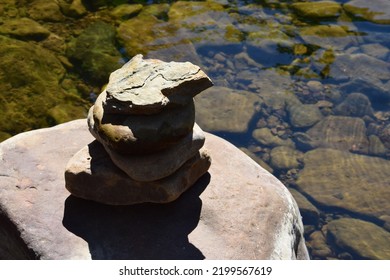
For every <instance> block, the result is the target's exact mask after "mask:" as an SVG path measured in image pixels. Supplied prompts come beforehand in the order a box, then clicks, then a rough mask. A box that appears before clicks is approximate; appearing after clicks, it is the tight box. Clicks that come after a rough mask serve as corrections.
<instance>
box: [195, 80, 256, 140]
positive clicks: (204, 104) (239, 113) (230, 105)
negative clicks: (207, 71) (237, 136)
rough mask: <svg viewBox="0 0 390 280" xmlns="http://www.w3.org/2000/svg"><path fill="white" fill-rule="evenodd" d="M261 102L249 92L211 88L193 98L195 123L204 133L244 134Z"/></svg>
mask: <svg viewBox="0 0 390 280" xmlns="http://www.w3.org/2000/svg"><path fill="white" fill-rule="evenodd" d="M261 102H262V100H261V98H260V97H259V96H257V95H256V94H255V93H252V92H250V91H245V90H235V89H231V88H227V87H220V86H218V87H212V88H210V89H207V90H205V91H204V92H203V93H202V94H200V95H198V96H196V97H195V104H196V106H197V111H196V122H197V123H198V124H199V125H200V126H201V127H202V128H203V129H204V130H205V131H226V132H233V133H245V132H246V131H248V126H249V122H250V121H251V120H252V118H253V116H254V115H255V113H256V107H257V106H259V104H261Z"/></svg>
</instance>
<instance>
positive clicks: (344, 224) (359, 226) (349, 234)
mask: <svg viewBox="0 0 390 280" xmlns="http://www.w3.org/2000/svg"><path fill="white" fill-rule="evenodd" d="M328 239H330V240H331V241H332V242H334V243H336V245H337V246H338V247H339V248H340V249H341V250H345V251H347V252H349V253H351V254H352V255H353V256H355V257H356V258H359V259H369V260H388V259H389V258H390V233H389V232H388V231H386V230H385V229H383V228H381V227H379V226H377V225H375V224H373V223H370V222H365V221H362V220H358V219H351V218H342V219H338V220H333V221H331V222H330V223H329V224H328Z"/></svg>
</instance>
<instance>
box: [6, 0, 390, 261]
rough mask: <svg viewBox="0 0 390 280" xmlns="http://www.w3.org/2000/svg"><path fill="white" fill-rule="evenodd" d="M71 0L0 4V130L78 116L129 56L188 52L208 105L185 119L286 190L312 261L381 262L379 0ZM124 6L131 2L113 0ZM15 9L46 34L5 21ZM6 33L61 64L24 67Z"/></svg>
mask: <svg viewBox="0 0 390 280" xmlns="http://www.w3.org/2000/svg"><path fill="white" fill-rule="evenodd" d="M71 2H72V1H58V3H60V4H59V5H57V4H56V2H55V1H6V0H4V1H1V2H0V17H1V18H0V24H1V25H0V34H2V35H0V36H2V37H6V38H11V39H12V41H9V40H8V41H5V40H3V41H1V42H2V43H1V44H3V46H0V53H1V55H2V57H3V58H4V60H3V61H4V62H3V64H4V65H8V66H7V67H5V66H3V68H1V67H0V71H1V72H0V89H1V93H0V98H1V100H2V102H1V103H2V104H0V110H1V114H0V115H2V117H1V123H0V137H1V138H3V139H4V138H7V137H9V136H11V135H14V134H16V133H19V132H22V131H26V130H30V129H35V128H39V127H44V126H48V125H54V124H57V123H60V122H64V121H67V120H70V119H74V118H79V117H84V116H85V114H86V109H87V108H88V107H89V106H90V105H91V103H92V102H93V100H94V98H95V97H96V94H99V92H100V91H101V87H102V86H103V85H104V84H105V83H106V82H107V78H108V73H110V71H112V70H113V69H115V68H118V67H120V65H121V64H123V63H124V62H125V61H127V60H128V59H130V58H131V57H132V56H133V55H135V54H136V53H139V52H141V53H143V54H144V55H145V56H146V57H153V58H158V59H161V60H183V61H184V60H189V61H191V62H193V63H195V64H198V65H200V66H201V67H202V69H203V70H204V71H205V72H206V73H207V74H208V75H209V76H210V78H211V79H212V80H213V82H214V84H215V86H214V88H217V89H216V90H215V91H213V92H205V93H204V95H207V94H209V95H210V98H212V99H213V100H214V99H215V100H214V102H215V103H214V104H220V107H218V108H212V107H207V106H206V105H205V103H204V102H202V101H201V100H199V101H198V104H197V112H198V122H199V123H200V124H201V126H202V127H203V128H204V129H205V130H208V131H211V132H213V133H215V134H217V135H219V136H221V137H223V138H225V139H227V140H229V141H231V142H232V143H234V144H235V145H236V146H238V147H240V148H242V149H243V150H244V151H245V152H246V153H247V154H248V155H250V156H251V157H252V158H253V159H255V160H256V161H258V162H259V163H260V164H261V165H262V166H263V167H265V168H267V169H268V170H270V172H272V173H273V174H274V175H275V176H277V177H278V178H279V179H280V180H281V181H282V182H283V183H284V184H285V185H286V186H287V187H288V188H289V189H290V190H291V191H292V193H293V195H294V196H295V198H296V200H297V202H298V205H299V206H300V209H301V213H302V216H303V221H304V224H305V238H306V242H307V245H308V248H309V251H310V254H311V258H313V259H386V258H390V247H389V246H390V233H389V230H390V204H389V199H390V179H389V176H388V174H389V172H390V162H389V159H390V150H389V149H390V107H389V105H390V49H389V48H390V34H389V33H390V25H389V24H390V5H389V4H388V3H387V2H388V1H387V0H376V1H370V2H369V4H364V1H358V0H353V1H333V2H332V3H333V4H332V5H330V6H329V4H326V5H328V6H326V7H324V6H321V5H323V3H322V2H320V1H308V2H310V3H314V4H316V5H317V6H314V7H311V8H310V7H309V8H310V9H309V10H307V9H308V8H307V6H302V4H301V5H300V4H296V3H298V2H300V1H287V0H286V1H278V0H262V1H227V0H214V1H208V2H177V1H146V2H145V1H83V2H84V3H85V4H86V5H84V6H78V8H79V9H78V10H77V9H76V8H74V7H73V8H70V4H71ZM75 2H77V1H75ZM45 3H46V4H45ZM47 3H52V4H53V3H54V4H53V5H52V6H50V5H49V6H48V5H47ZM88 3H94V4H89V5H88ZM129 3H130V4H134V3H138V4H140V5H142V6H137V7H136V6H134V5H133V6H131V7H130V6H127V7H126V6H120V5H123V4H129ZM362 3H363V4H362ZM120 8H123V9H120ZM125 8H126V9H125ZM72 9H73V10H72ZM37 11H38V12H37ZM367 11H368V12H367ZM43 15H44V16H43ZM22 18H30V19H32V20H34V21H35V23H37V24H39V25H40V26H41V27H42V28H44V29H45V30H46V31H47V32H46V33H45V32H43V31H41V32H39V28H38V27H35V28H34V29H33V30H27V31H24V27H20V26H18V25H17V24H16V25H15V24H14V23H13V25H12V24H10V22H18V21H19V23H20V22H21V19H22ZM97 22H100V23H103V25H99V24H97V25H96V23H97ZM30 24H31V23H30ZM22 25H23V26H25V25H26V24H22ZM10 26H11V27H10ZM12 26H13V27H12ZM15 26H16V27H15ZM91 26H94V29H91ZM107 26H110V27H111V28H108V27H107ZM37 29H38V31H37ZM15 30H16V31H15ZM86 30H90V31H88V32H87V31H86ZM91 30H92V31H91ZM86 33H88V34H89V35H88V36H86ZM49 34H50V35H49ZM83 36H84V37H83ZM80 38H85V39H84V40H79V41H77V40H78V39H80ZM19 41H24V42H27V44H29V45H30V46H31V48H32V49H34V50H35V48H40V50H41V49H44V50H45V52H44V54H42V53H40V52H38V51H31V53H32V54H31V57H32V60H34V58H33V57H34V55H36V56H38V55H39V56H40V59H43V58H45V56H46V57H47V60H46V62H47V61H49V58H48V56H49V54H50V55H53V56H54V58H53V61H59V63H60V66H56V67H57V68H58V69H60V68H62V69H63V70H61V69H60V70H58V73H59V74H58V75H56V76H54V75H53V74H52V73H48V72H50V70H47V69H46V68H45V67H46V66H42V65H44V64H45V62H43V61H41V62H40V61H39V59H38V61H36V62H34V63H33V64H32V65H33V67H41V66H42V67H43V68H44V69H43V70H40V72H38V71H37V74H36V75H33V74H30V72H31V71H34V69H28V68H27V66H29V65H30V64H29V62H24V63H21V61H24V60H26V61H28V60H29V58H28V56H27V57H20V55H21V54H23V52H22V51H20V52H19V53H18V54H15V55H12V53H13V52H14V50H15V49H18V50H20V49H23V46H24V45H23V46H22V45H19V43H18V42H19ZM5 44H7V47H6V46H5ZM12 44H15V46H17V47H15V48H12V47H10V46H11V45H12ZM87 50H90V52H88V51H87ZM5 59H7V60H5ZM43 60H44V59H43ZM95 60H99V61H104V62H103V63H100V64H99V63H98V62H96V61H95ZM5 61H6V62H5ZM13 62H14V63H13ZM13 64H15V65H17V66H18V67H11V66H12V65H13ZM53 64H54V62H50V64H49V66H48V68H49V69H53ZM61 65H62V66H61ZM23 67H26V68H23ZM57 68H54V69H57ZM65 70H66V71H65ZM45 71H46V72H45ZM62 71H63V72H62ZM21 75H24V77H25V78H24V80H23V79H17V78H16V77H19V78H20V76H21ZM49 76H50V79H49V78H47V79H49V80H50V85H51V86H50V87H46V86H45V82H44V81H45V77H49ZM52 76H53V77H52ZM29 79H30V80H29ZM37 79H42V80H43V82H42V83H38V82H37V83H35V82H34V81H36V80H37ZM53 81H54V82H53ZM52 84H53V85H52ZM37 88H38V89H37ZM53 88H54V89H55V90H56V91H57V92H58V93H57V94H56V95H55V97H53V95H54V93H53ZM211 95H212V96H211ZM13 96H18V98H13ZM37 96H44V98H43V99H39V98H37ZM50 96H51V97H50ZM26 97H27V99H26ZM26 104H27V105H26ZM34 104H35V105H34ZM45 106H46V107H45ZM36 107H38V109H37V108H36ZM25 108H27V109H26V110H25ZM42 108H43V109H42ZM38 112H39V113H38ZM206 115H207V116H212V117H211V118H210V117H208V118H206V117H203V118H202V116H206ZM5 120H7V121H5ZM361 244H365V246H361Z"/></svg>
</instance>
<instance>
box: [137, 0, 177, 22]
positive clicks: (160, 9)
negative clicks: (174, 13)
mask: <svg viewBox="0 0 390 280" xmlns="http://www.w3.org/2000/svg"><path fill="white" fill-rule="evenodd" d="M170 7H171V6H170V5H169V4H167V3H161V4H151V5H146V6H144V7H143V9H142V11H141V15H152V16H155V17H156V18H158V19H161V20H167V19H168V12H169V9H170Z"/></svg>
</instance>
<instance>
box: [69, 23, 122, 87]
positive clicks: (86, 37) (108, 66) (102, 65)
mask: <svg viewBox="0 0 390 280" xmlns="http://www.w3.org/2000/svg"><path fill="white" fill-rule="evenodd" d="M115 36H116V32H115V28H114V27H112V26H111V25H109V24H107V23H104V22H101V21H98V22H95V23H93V24H91V25H90V26H88V27H87V28H86V29H85V30H84V31H83V32H82V33H81V34H80V36H79V37H77V38H75V39H73V40H72V41H71V42H70V43H69V45H68V49H67V56H68V57H69V58H70V59H71V60H72V61H73V62H74V63H75V64H76V65H79V66H80V69H79V70H80V73H81V74H82V75H84V76H85V77H86V78H87V79H88V80H90V81H92V82H93V83H97V84H98V85H103V84H105V83H106V82H107V81H108V77H109V75H110V74H111V72H113V71H115V70H116V69H118V68H120V67H121V66H122V65H123V63H124V61H123V59H122V56H121V54H120V53H119V51H118V50H117V49H116V46H115Z"/></svg>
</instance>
